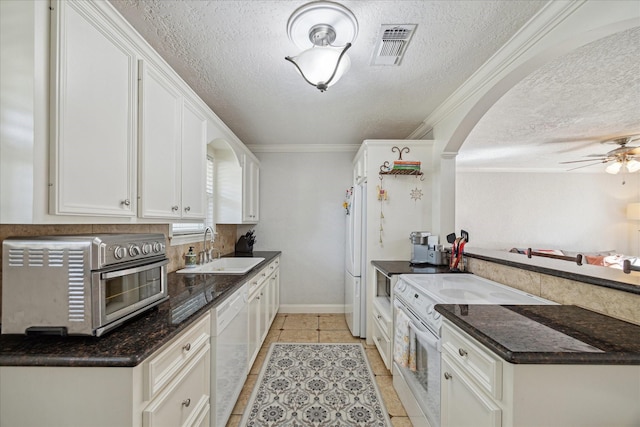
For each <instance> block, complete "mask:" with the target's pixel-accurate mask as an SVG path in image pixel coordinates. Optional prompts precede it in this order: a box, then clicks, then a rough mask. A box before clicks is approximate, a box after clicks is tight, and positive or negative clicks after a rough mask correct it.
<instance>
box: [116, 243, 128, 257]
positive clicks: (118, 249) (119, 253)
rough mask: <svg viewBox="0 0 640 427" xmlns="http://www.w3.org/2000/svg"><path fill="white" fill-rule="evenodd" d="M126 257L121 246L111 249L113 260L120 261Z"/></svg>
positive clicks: (124, 250)
mask: <svg viewBox="0 0 640 427" xmlns="http://www.w3.org/2000/svg"><path fill="white" fill-rule="evenodd" d="M126 255H127V250H126V249H125V248H123V247H122V246H116V247H115V248H114V249H113V256H114V257H115V259H122V258H124V257H125V256H126Z"/></svg>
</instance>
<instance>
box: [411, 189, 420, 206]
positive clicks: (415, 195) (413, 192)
mask: <svg viewBox="0 0 640 427" xmlns="http://www.w3.org/2000/svg"><path fill="white" fill-rule="evenodd" d="M411 198H412V199H413V200H414V201H415V202H417V201H418V200H422V190H421V189H419V188H418V187H416V188H414V189H413V190H411Z"/></svg>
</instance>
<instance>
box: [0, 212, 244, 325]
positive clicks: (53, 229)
mask: <svg viewBox="0 0 640 427" xmlns="http://www.w3.org/2000/svg"><path fill="white" fill-rule="evenodd" d="M236 230H237V226H235V225H229V224H219V225H217V226H216V231H217V235H216V239H215V242H214V244H213V246H214V247H215V248H217V249H218V250H220V252H221V253H222V255H227V254H230V253H232V252H233V251H234V250H235V244H236ZM99 233H162V234H164V235H165V238H166V243H167V258H169V265H168V271H169V272H172V271H176V270H179V269H181V268H183V267H184V254H186V253H187V250H188V249H189V246H193V247H194V249H195V250H196V251H200V250H202V246H203V244H202V241H198V242H196V243H188V244H184V245H176V246H171V245H170V244H169V239H168V237H167V236H168V235H169V225H168V224H47V225H31V224H24V225H22V224H17V225H16V224H0V247H1V245H2V242H3V241H4V239H6V238H7V237H28V236H47V235H55V234H58V235H75V234H99ZM1 307H2V251H1V249H0V315H1V314H2V312H1V310H2V309H1Z"/></svg>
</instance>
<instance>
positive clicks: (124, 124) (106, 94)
mask: <svg viewBox="0 0 640 427" xmlns="http://www.w3.org/2000/svg"><path fill="white" fill-rule="evenodd" d="M53 9H54V10H53V13H54V19H53V20H52V35H53V38H54V42H53V54H52V55H51V58H52V64H51V65H52V67H51V70H52V73H53V80H52V81H53V84H52V88H51V89H52V97H51V100H52V102H51V123H50V130H51V147H50V149H51V150H50V153H51V156H50V166H51V167H50V171H51V172H50V184H49V185H50V191H51V194H50V213H52V214H71V215H100V216H102V215H107V216H135V214H136V206H135V201H136V200H135V187H136V173H135V159H136V157H135V154H136V138H137V127H136V116H137V96H136V94H137V90H136V88H137V58H136V54H135V50H134V48H133V46H131V45H130V44H129V43H128V42H127V41H126V39H125V38H124V37H121V35H120V34H119V32H118V30H117V28H115V27H114V26H112V25H110V23H108V22H105V20H103V19H100V17H99V16H98V14H97V13H96V11H95V9H94V8H92V7H91V6H90V4H89V3H88V2H86V3H85V2H67V1H64V2H55V3H53Z"/></svg>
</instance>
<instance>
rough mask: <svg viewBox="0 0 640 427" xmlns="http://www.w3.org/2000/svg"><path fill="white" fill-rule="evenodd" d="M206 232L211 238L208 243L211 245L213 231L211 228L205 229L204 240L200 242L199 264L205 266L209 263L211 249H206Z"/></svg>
mask: <svg viewBox="0 0 640 427" xmlns="http://www.w3.org/2000/svg"><path fill="white" fill-rule="evenodd" d="M207 232H209V233H210V235H211V237H210V238H209V241H210V242H211V243H213V229H212V228H211V227H207V228H205V229H204V239H203V241H202V252H200V264H206V263H207V262H209V261H211V249H208V248H207Z"/></svg>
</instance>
